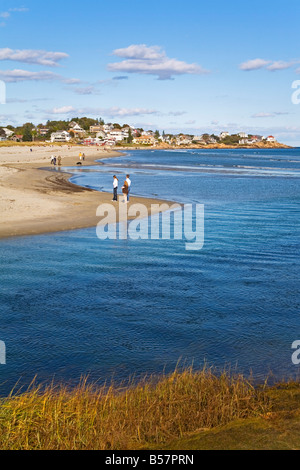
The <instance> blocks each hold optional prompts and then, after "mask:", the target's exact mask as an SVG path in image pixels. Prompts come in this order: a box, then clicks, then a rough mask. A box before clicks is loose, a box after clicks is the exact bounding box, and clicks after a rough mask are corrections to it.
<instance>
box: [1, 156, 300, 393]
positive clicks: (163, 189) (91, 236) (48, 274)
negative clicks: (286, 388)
mask: <svg viewBox="0 0 300 470" xmlns="http://www.w3.org/2000/svg"><path fill="white" fill-rule="evenodd" d="M104 163H105V164H104V165H101V166H99V167H94V168H82V169H79V170H78V169H74V177H73V181H74V182H77V183H78V184H84V185H86V186H89V187H93V188H96V189H105V190H110V189H111V186H112V175H113V174H118V175H119V178H120V180H121V181H122V178H123V177H124V174H125V173H127V172H128V171H129V172H130V174H131V178H132V181H133V188H132V192H133V193H134V194H139V195H144V196H158V197H160V198H167V199H171V200H175V201H179V202H201V203H203V204H205V211H206V213H205V246H204V248H203V249H202V250H201V251H199V252H188V251H186V250H185V245H184V241H175V240H170V241H162V240H157V241H151V240H150V241H146V240H139V241H132V240H127V241H121V240H116V241H102V242H101V241H99V240H98V239H97V237H96V231H95V228H92V229H88V230H79V231H73V232H66V233H58V234H51V235H43V236H35V237H23V238H16V239H9V240H2V241H1V242H0V258H1V265H0V281H1V282H0V295H1V306H0V320H1V322H0V340H2V341H5V342H6V346H7V365H6V366H0V382H2V386H1V387H0V393H7V391H9V390H10V389H11V387H12V386H13V385H14V384H15V383H16V381H17V380H18V379H20V377H22V379H21V383H27V382H28V381H29V380H31V379H32V378H33V376H34V375H36V374H37V375H38V379H39V380H41V381H50V380H51V379H52V378H53V376H55V378H56V379H57V380H63V381H67V382H70V383H76V382H77V381H78V380H79V378H80V376H81V375H82V374H87V373H89V374H90V376H91V379H93V380H99V381H100V382H103V381H105V380H106V379H108V380H109V379H111V378H112V377H115V379H116V380H121V379H126V378H128V376H130V375H133V374H136V375H143V374H145V373H153V372H162V370H163V369H164V368H166V369H167V370H171V369H173V368H174V367H175V365H176V363H177V361H178V359H179V358H180V357H181V358H183V360H186V362H187V363H188V364H190V363H191V362H194V364H195V366H196V367H198V366H199V367H200V366H201V364H203V361H204V360H207V361H208V362H209V363H210V364H214V365H216V366H220V367H222V366H224V365H225V364H228V363H230V364H234V365H235V364H238V367H239V368H240V370H242V371H244V372H245V373H249V371H250V370H253V372H254V374H255V376H256V377H258V378H260V377H262V376H263V375H264V374H266V373H268V372H269V371H270V370H272V371H273V372H274V373H275V374H276V375H277V376H279V377H281V376H282V375H284V376H286V375H297V374H298V372H299V370H298V368H297V367H295V366H293V365H292V363H291V354H292V350H291V344H292V342H293V341H295V340H297V339H299V338H300V319H299V313H300V288H299V275H300V268H299V252H300V221H299V207H300V192H299V188H300V186H299V183H300V179H299V177H300V151H299V149H296V150H275V151H270V150H268V151H255V152H254V151H245V150H244V151H242V152H241V151H203V150H201V151H181V152H171V151H164V152H163V151H155V152H150V151H141V152H139V151H136V152H132V153H131V154H129V155H128V156H126V157H121V158H118V159H114V160H107V161H105V162H104ZM157 165H158V166H159V168H158V169H156V168H155V166H157Z"/></svg>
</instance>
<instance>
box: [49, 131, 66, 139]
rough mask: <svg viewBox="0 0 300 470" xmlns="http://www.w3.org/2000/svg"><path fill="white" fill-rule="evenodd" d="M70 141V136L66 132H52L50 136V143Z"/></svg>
mask: <svg viewBox="0 0 300 470" xmlns="http://www.w3.org/2000/svg"><path fill="white" fill-rule="evenodd" d="M70 140H71V136H70V134H69V132H67V131H58V132H52V134H51V142H69V141H70Z"/></svg>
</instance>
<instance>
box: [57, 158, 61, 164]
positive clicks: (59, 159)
mask: <svg viewBox="0 0 300 470" xmlns="http://www.w3.org/2000/svg"><path fill="white" fill-rule="evenodd" d="M57 161H58V166H61V156H59V157H58V159H57Z"/></svg>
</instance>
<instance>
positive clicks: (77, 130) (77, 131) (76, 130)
mask: <svg viewBox="0 0 300 470" xmlns="http://www.w3.org/2000/svg"><path fill="white" fill-rule="evenodd" d="M72 124H74V123H72ZM69 132H73V134H74V136H75V137H83V136H84V135H85V130H84V129H82V127H80V125H79V124H77V123H75V124H74V125H72V127H69Z"/></svg>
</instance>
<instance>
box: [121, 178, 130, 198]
mask: <svg viewBox="0 0 300 470" xmlns="http://www.w3.org/2000/svg"><path fill="white" fill-rule="evenodd" d="M128 190H129V187H128V183H127V181H126V180H125V181H124V185H123V186H122V193H123V196H124V201H123V202H124V204H128Z"/></svg>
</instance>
